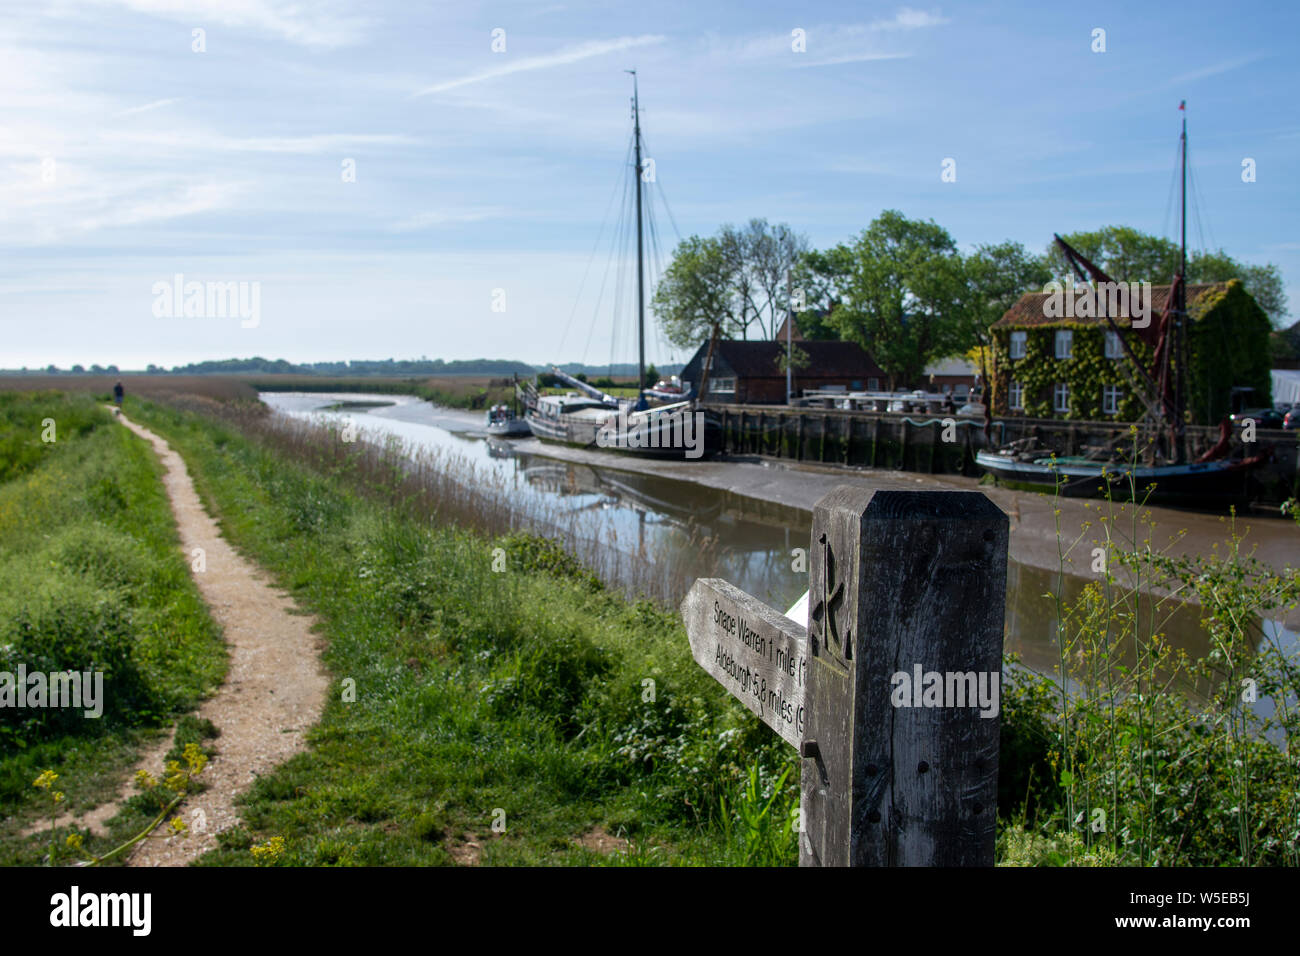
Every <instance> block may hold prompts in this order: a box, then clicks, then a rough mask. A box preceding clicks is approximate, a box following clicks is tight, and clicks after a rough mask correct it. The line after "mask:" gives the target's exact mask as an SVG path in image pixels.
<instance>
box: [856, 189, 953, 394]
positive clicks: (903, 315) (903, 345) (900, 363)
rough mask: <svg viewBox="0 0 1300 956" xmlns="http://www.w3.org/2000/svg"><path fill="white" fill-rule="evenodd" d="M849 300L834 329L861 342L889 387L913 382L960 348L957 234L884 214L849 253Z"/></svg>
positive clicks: (894, 212) (889, 212) (931, 223)
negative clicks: (885, 376) (941, 359)
mask: <svg viewBox="0 0 1300 956" xmlns="http://www.w3.org/2000/svg"><path fill="white" fill-rule="evenodd" d="M834 261H838V262H847V263H848V264H849V271H848V273H847V275H845V276H842V277H838V278H837V283H838V285H839V287H840V288H841V289H842V290H843V293H844V298H845V300H846V301H842V302H841V303H840V304H839V305H838V306H837V307H836V308H835V310H834V312H832V313H831V318H830V321H831V324H833V325H834V326H835V327H836V328H838V329H839V331H840V333H841V335H842V336H843V337H844V338H845V339H847V340H848V341H852V342H857V343H858V344H859V345H861V346H862V347H863V348H864V349H866V350H867V351H868V352H869V353H871V355H872V357H873V358H875V360H876V362H877V364H879V365H880V367H881V368H882V369H883V370H884V371H885V372H886V373H887V374H888V375H889V387H890V388H891V389H893V388H895V387H896V386H897V385H898V384H900V383H906V384H910V383H912V382H915V381H916V380H917V379H919V378H920V377H921V374H922V373H923V372H924V371H925V366H926V365H928V364H929V363H930V362H931V361H933V360H935V359H937V358H943V357H946V356H949V355H953V354H956V353H957V352H959V351H961V349H962V346H961V343H962V339H963V331H964V329H965V328H966V327H968V325H969V323H968V321H966V320H965V319H964V318H963V316H962V313H963V310H964V309H965V307H966V302H965V299H966V297H967V290H966V284H965V273H964V265H963V263H962V258H961V256H960V255H959V254H958V252H957V245H956V243H954V242H953V239H952V236H950V235H949V234H948V231H947V230H946V229H944V228H943V227H942V226H940V225H938V224H937V223H936V222H934V221H933V220H930V221H928V222H922V221H920V220H914V219H908V218H907V217H906V216H904V215H903V214H902V213H900V212H898V211H897V210H893V209H888V210H886V211H885V212H883V213H881V214H880V216H878V217H877V218H876V219H875V220H874V221H873V222H872V223H871V225H870V226H869V227H867V229H866V230H864V231H863V232H862V234H861V235H860V236H859V237H858V238H857V240H856V241H855V242H854V243H853V245H852V246H851V247H848V250H847V252H843V251H838V250H837V251H836V252H835V253H834Z"/></svg>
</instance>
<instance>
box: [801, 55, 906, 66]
mask: <svg viewBox="0 0 1300 956" xmlns="http://www.w3.org/2000/svg"><path fill="white" fill-rule="evenodd" d="M911 55H912V54H910V53H844V54H841V55H840V56H824V57H821V58H819V59H816V60H796V61H794V65H795V66H798V67H808V66H837V65H838V64H840V63H867V62H869V61H871V60H906V59H907V58H908V57H910V56H911Z"/></svg>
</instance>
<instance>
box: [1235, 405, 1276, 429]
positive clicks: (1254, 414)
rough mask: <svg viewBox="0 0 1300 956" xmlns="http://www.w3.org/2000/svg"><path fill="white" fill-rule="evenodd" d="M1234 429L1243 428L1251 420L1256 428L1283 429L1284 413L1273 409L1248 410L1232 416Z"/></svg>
mask: <svg viewBox="0 0 1300 956" xmlns="http://www.w3.org/2000/svg"><path fill="white" fill-rule="evenodd" d="M1231 417H1232V425H1233V427H1234V428H1241V427H1242V425H1243V423H1244V422H1245V421H1246V420H1247V419H1250V420H1251V421H1253V422H1254V423H1255V427H1256V428H1281V427H1282V413H1281V412H1279V411H1277V410H1276V409H1273V408H1247V409H1244V410H1243V411H1240V412H1237V414H1235V415H1233V416H1231Z"/></svg>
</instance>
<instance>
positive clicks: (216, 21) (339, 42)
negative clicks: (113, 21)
mask: <svg viewBox="0 0 1300 956" xmlns="http://www.w3.org/2000/svg"><path fill="white" fill-rule="evenodd" d="M83 2H85V3H88V4H93V5H95V6H107V5H115V6H124V7H126V8H128V9H130V10H133V11H135V12H136V13H142V14H146V15H148V16H155V17H163V18H166V19H168V20H178V21H181V22H183V23H186V24H189V25H190V26H191V27H201V28H204V29H209V28H210V26H211V25H218V26H225V27H235V28H239V29H248V30H253V31H255V32H259V33H269V34H272V35H275V36H279V37H280V38H282V39H284V40H288V41H289V42H290V43H297V44H300V45H302V46H308V47H323V48H332V47H340V46H346V45H348V44H351V43H355V42H357V41H358V40H359V39H361V36H362V34H363V32H364V28H365V26H366V25H367V21H366V20H365V19H364V18H362V17H358V16H355V15H351V14H344V13H341V12H339V4H338V3H337V2H336V0H312V2H311V3H297V2H295V0H83Z"/></svg>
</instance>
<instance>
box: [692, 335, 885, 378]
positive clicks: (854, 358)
mask: <svg viewBox="0 0 1300 956" xmlns="http://www.w3.org/2000/svg"><path fill="white" fill-rule="evenodd" d="M796 347H797V348H799V349H801V350H803V351H804V352H806V353H807V354H808V359H809V362H808V366H807V368H803V369H798V370H796V374H797V375H801V376H803V377H804V378H809V377H813V378H849V379H856V378H863V377H865V376H881V375H884V372H882V371H881V370H880V367H879V366H878V365H876V363H875V362H874V361H872V359H871V356H869V355H868V354H867V353H866V352H864V351H863V350H862V347H861V346H859V345H858V344H856V343H854V342H823V341H816V340H812V339H804V340H803V341H802V342H800V343H798V345H797V346H796ZM701 348H702V349H704V348H707V343H705V345H704V346H701ZM717 352H718V354H719V355H720V356H721V357H722V358H723V359H724V360H725V361H726V363H727V364H728V365H729V366H731V368H732V370H733V371H735V373H736V374H737V375H739V376H741V377H743V378H784V377H785V373H784V372H782V371H781V368H780V366H779V365H777V358H778V356H781V355H784V354H785V343H784V342H762V341H756V342H745V341H736V340H730V339H724V340H722V341H719V342H718V343H717Z"/></svg>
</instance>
